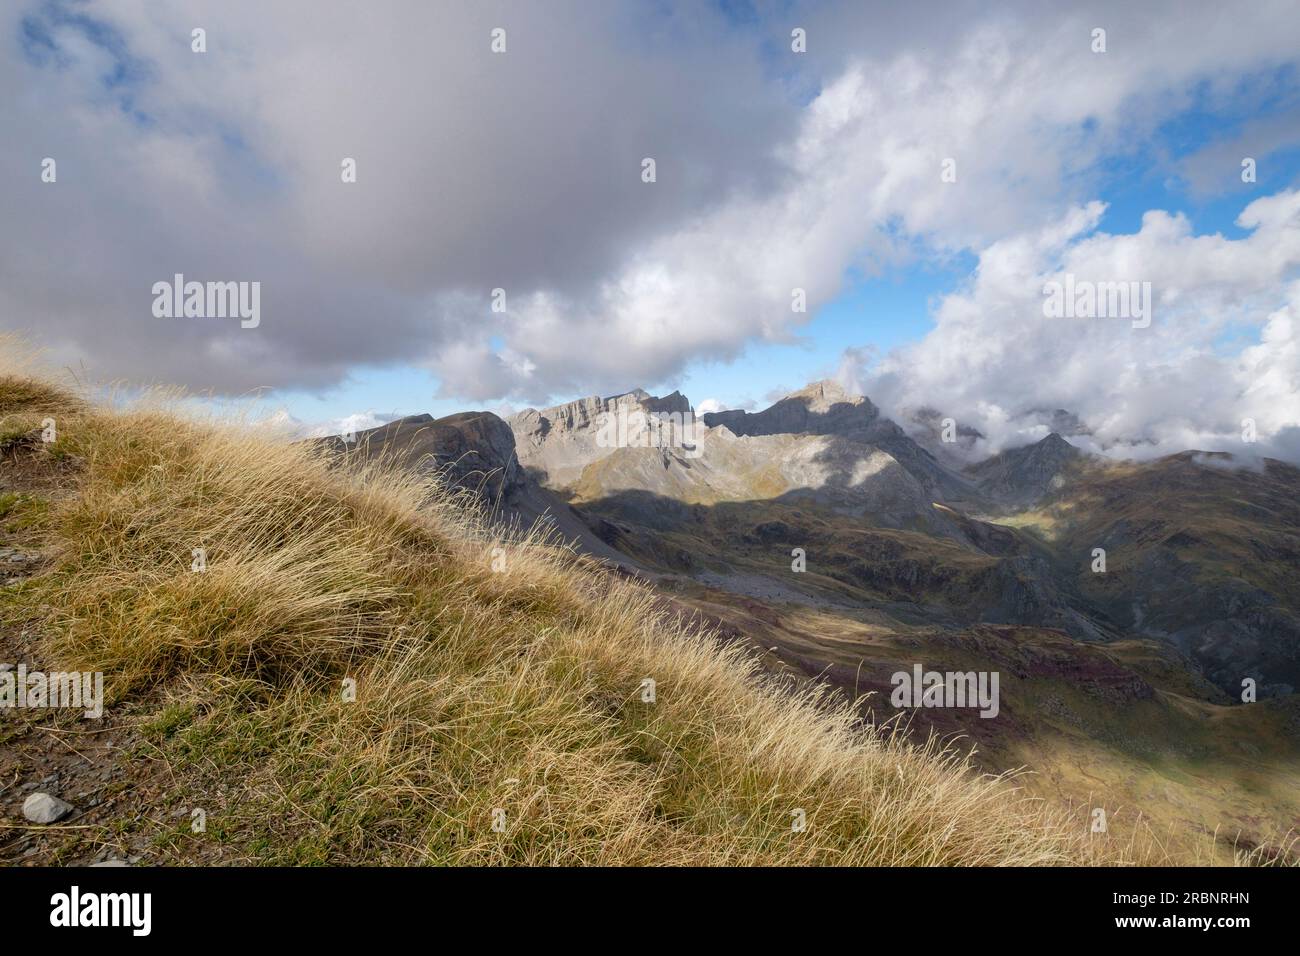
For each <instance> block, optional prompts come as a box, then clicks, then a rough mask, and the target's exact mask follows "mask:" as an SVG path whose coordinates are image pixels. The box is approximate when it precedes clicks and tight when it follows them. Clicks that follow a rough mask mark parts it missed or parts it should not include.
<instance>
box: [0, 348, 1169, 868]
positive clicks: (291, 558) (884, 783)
mask: <svg viewBox="0 0 1300 956" xmlns="http://www.w3.org/2000/svg"><path fill="white" fill-rule="evenodd" d="M46 418H53V419H54V420H55V422H56V426H57V438H56V440H54V441H52V442H45V441H42V440H41V434H40V433H41V422H42V420H44V419H46ZM0 420H2V422H3V424H2V426H0V469H3V470H2V471H0V516H2V517H0V528H2V534H3V539H2V540H0V545H4V546H7V547H22V548H24V549H26V550H28V551H30V552H31V553H32V554H34V555H37V556H38V560H37V561H36V566H35V573H32V574H30V575H27V576H25V577H23V578H22V579H21V580H18V581H17V583H16V584H11V585H10V586H8V587H5V588H3V589H0V593H2V594H3V597H0V602H2V603H0V612H2V613H3V620H4V621H5V624H4V625H3V627H2V628H0V629H2V630H3V631H4V634H3V640H4V641H5V642H6V643H5V648H6V651H7V652H9V651H10V650H12V652H13V653H15V654H21V655H22V657H21V659H22V660H25V661H26V662H27V663H28V665H29V666H30V667H34V666H44V667H47V668H50V669H53V668H55V667H61V668H65V669H81V670H102V671H103V672H104V673H105V677H106V681H107V683H108V686H109V706H108V716H107V717H106V722H107V723H108V726H109V727H110V728H111V732H112V736H113V737H114V739H115V740H118V741H125V742H127V743H126V745H121V746H118V747H117V748H116V749H113V750H112V751H111V753H112V756H111V759H112V760H113V761H114V767H113V768H110V772H106V774H105V777H106V778H109V779H114V780H120V781H121V785H120V786H117V787H116V788H115V789H113V790H112V792H111V793H110V794H108V796H106V797H104V798H103V799H102V801H100V802H99V803H98V805H97V806H96V808H95V809H93V810H92V809H90V808H88V807H82V808H81V811H82V812H81V814H80V815H79V816H78V817H74V818H72V819H71V820H70V821H69V822H70V823H71V824H73V825H74V826H72V827H70V828H68V829H63V830H55V829H51V830H48V831H46V832H43V833H42V834H40V835H39V838H38V842H37V843H36V844H34V845H35V846H36V847H37V848H38V850H39V852H38V853H36V854H34V855H33V856H32V857H24V859H26V860H28V861H30V862H52V861H67V862H71V861H76V860H77V859H79V858H82V857H85V856H87V855H88V854H89V853H90V851H91V850H93V849H95V848H97V847H100V846H103V845H106V844H111V843H113V841H118V842H125V841H131V845H132V846H136V847H139V846H140V840H141V839H144V838H147V841H148V849H147V850H146V851H143V852H142V854H141V855H142V856H144V858H145V861H146V862H149V861H158V862H182V861H192V860H212V859H220V860H222V861H227V862H237V861H253V862H275V863H340V864H341V863H349V862H370V863H439V864H448V863H451V864H493V863H530V864H581V863H590V864H706V865H707V864H809V863H811V864H838V865H891V864H954V865H1001V864H1063V863H1105V864H1115V863H1125V862H1131V861H1134V860H1138V861H1142V860H1149V859H1151V856H1150V854H1151V852H1152V851H1150V850H1147V849H1142V848H1139V847H1137V845H1136V844H1134V843H1128V844H1125V845H1120V844H1118V843H1117V842H1116V841H1099V840H1095V839H1089V837H1088V836H1087V835H1086V833H1085V832H1084V828H1083V827H1081V826H1079V825H1078V823H1077V821H1072V822H1068V823H1067V822H1065V821H1064V819H1063V818H1061V817H1058V816H1057V815H1056V814H1055V813H1054V812H1053V811H1051V810H1050V809H1048V808H1047V807H1046V806H1045V805H1044V804H1043V803H1041V802H1038V801H1035V800H1032V799H1030V798H1028V797H1027V796H1025V795H1024V793H1023V792H1021V791H1019V790H1017V789H1016V788H1015V787H1014V786H1013V785H1012V784H1011V783H1009V782H1007V781H1006V780H996V779H992V778H988V777H981V776H978V775H976V774H974V773H972V772H970V771H969V769H968V768H967V767H966V766H964V764H963V761H962V760H960V759H958V758H956V757H954V756H952V755H947V756H944V755H941V754H938V753H936V752H935V750H934V748H933V747H931V748H928V749H918V748H914V747H912V746H910V745H908V744H907V743H906V742H905V741H904V740H903V739H901V738H900V737H897V736H891V735H888V734H884V733H881V732H878V731H876V730H873V729H872V728H870V727H868V726H864V725H862V724H861V723H859V722H858V720H857V719H856V716H855V710H854V708H853V707H852V706H851V702H848V701H842V700H841V701H837V700H833V699H827V698H826V697H824V696H821V695H819V694H818V693H817V692H816V691H810V690H807V689H803V690H799V689H798V688H800V687H804V686H805V685H803V684H802V683H794V682H792V683H790V684H783V683H780V682H777V681H775V680H774V679H773V678H771V677H761V676H760V670H759V668H758V666H757V664H756V662H755V661H753V660H751V659H749V658H748V657H746V652H745V651H743V650H741V649H740V647H739V646H738V645H726V644H724V643H723V642H722V641H720V640H719V639H718V637H717V636H716V635H713V634H710V633H708V632H705V631H700V630H697V629H692V628H691V627H688V626H684V625H683V624H681V623H679V622H678V621H677V620H676V619H674V618H673V617H671V616H670V615H669V613H668V611H667V610H665V605H664V604H663V603H662V601H661V600H660V599H659V598H657V597H655V595H654V594H653V593H651V592H650V591H648V590H646V589H644V588H642V587H640V586H638V585H635V584H633V583H629V582H627V581H625V580H622V579H620V578H618V577H616V576H614V575H611V574H608V573H604V572H601V571H598V570H596V569H594V568H593V567H591V566H588V565H586V564H584V562H583V561H582V560H580V559H578V558H575V557H574V556H572V555H570V554H567V553H565V552H563V551H559V550H556V549H552V548H549V547H546V546H545V545H544V544H543V543H541V542H539V541H537V540H535V539H519V540H502V539H498V538H494V537H493V535H492V533H491V532H490V531H489V530H487V529H486V528H485V527H484V526H483V525H481V524H480V523H479V522H478V519H477V518H476V517H475V516H474V514H473V512H472V510H470V509H467V508H466V507H465V506H464V504H465V503H464V502H457V501H455V500H452V499H451V498H449V497H448V496H447V495H445V494H443V493H442V492H440V490H439V489H438V488H437V487H436V486H434V485H433V484H431V483H429V482H427V481H424V480H420V479H417V478H414V477H412V476H411V475H409V474H405V473H402V472H400V471H398V470H396V469H389V468H385V467H383V466H382V465H379V466H376V465H369V466H366V467H364V468H361V467H356V468H353V467H347V466H344V467H338V466H336V465H332V464H331V462H330V461H329V460H327V459H326V458H324V457H322V455H321V453H320V452H319V451H315V450H313V449H312V448H310V447H307V446H302V445H292V444H290V443H288V442H286V441H284V440H282V439H281V438H277V437H276V436H274V435H271V434H268V433H264V432H262V431H260V430H259V429H257V428H253V427H248V426H243V425H240V424H239V423H215V422H199V421H194V420H192V419H187V418H182V417H180V416H178V415H177V414H176V413H174V412H173V411H171V410H169V408H168V407H167V404H166V402H165V401H162V400H158V401H153V402H147V403H145V404H143V405H138V406H134V407H131V408H129V409H120V408H118V409H113V408H108V407H103V406H100V407H96V406H93V405H90V404H84V403H82V402H80V401H78V400H77V399H75V398H74V397H73V396H72V394H71V393H69V392H68V391H65V390H64V389H62V388H58V387H54V386H51V385H49V384H47V383H46V382H45V381H43V380H41V379H38V378H33V377H32V374H31V373H30V372H29V371H26V370H22V369H17V368H16V367H15V366H13V365H11V366H10V367H8V368H7V369H5V368H3V367H0ZM195 548H204V549H206V570H204V571H197V572H196V571H192V570H191V562H192V549H195ZM647 678H650V679H653V680H654V681H655V695H654V701H653V702H647V701H645V700H643V696H644V694H643V687H644V681H645V679H647ZM352 681H355V687H356V693H355V700H350V699H349V695H348V694H347V693H345V688H346V687H349V686H351V683H350V682H352ZM26 719H27V723H25V724H19V725H7V732H6V735H4V736H3V737H0V752H3V751H6V750H7V751H9V752H10V755H11V757H10V759H11V763H12V764H13V766H15V767H17V770H18V772H19V773H20V774H23V775H28V776H37V775H39V774H40V772H41V770H42V768H41V767H40V766H39V765H38V758H37V757H36V756H33V755H34V754H39V753H41V752H42V751H39V750H37V749H35V748H34V745H33V744H32V742H31V740H30V739H29V737H31V735H35V737H36V738H40V739H44V737H42V736H41V731H49V733H50V734H53V735H55V736H58V735H60V734H73V733H87V730H86V722H84V721H77V720H75V719H73V718H72V717H70V716H69V715H67V714H56V715H52V716H49V717H45V716H39V717H30V716H29V717H27V718H26ZM6 720H8V718H7V717H6ZM14 727H16V728H17V729H13V728H14ZM94 732H95V731H94V730H93V728H92V729H91V731H89V733H94ZM60 739H64V740H72V741H74V742H75V744H76V746H79V747H81V748H83V749H85V750H87V752H89V748H90V747H91V745H92V742H93V741H94V740H95V739H97V738H92V737H90V736H87V737H84V738H81V737H71V736H65V737H61V738H60ZM23 748H27V749H25V750H24V749H23ZM74 749H75V747H74ZM13 754H19V756H18V757H13V756H12V755H13ZM71 796H72V797H73V800H72V802H74V804H75V803H78V802H79V801H78V800H77V799H76V794H71ZM96 800H100V798H99V797H97V798H96ZM20 802H21V801H20V800H18V801H15V798H14V795H13V793H12V792H10V793H5V794H4V802H3V805H2V806H0V813H3V819H0V852H3V854H4V855H5V857H6V858H8V857H9V856H10V855H12V852H13V851H12V849H11V848H12V847H13V846H14V845H15V841H16V840H18V839H19V836H20V835H22V834H26V829H25V828H24V829H21V830H20V827H21V824H22V821H21V817H20V815H19V814H18V812H17V806H18V804H19V803H20ZM195 806H198V807H203V808H205V811H206V814H207V829H206V832H203V833H193V832H191V828H190V827H189V826H188V825H183V824H188V823H189V820H188V819H186V818H182V819H180V820H179V822H178V820H177V819H176V818H177V817H178V816H181V817H183V816H184V812H185V811H184V808H187V807H195ZM177 807H181V808H182V810H181V812H180V814H178V813H177V810H176V808H177ZM500 810H503V811H504V818H502V816H501V815H500V814H499V813H497V814H496V818H497V820H498V822H500V821H501V820H502V819H503V820H504V826H499V827H498V828H497V829H494V828H493V822H494V811H500ZM795 810H803V811H804V812H805V814H806V820H807V828H806V829H805V830H803V831H802V832H795V831H793V829H792V826H791V821H792V819H793V816H792V814H793V812H794V811H795ZM499 831H500V832H499ZM214 845H219V849H217V850H214V849H213V847H214Z"/></svg>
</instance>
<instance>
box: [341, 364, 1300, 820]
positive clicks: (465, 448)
mask: <svg viewBox="0 0 1300 956" xmlns="http://www.w3.org/2000/svg"><path fill="white" fill-rule="evenodd" d="M611 416H612V417H618V418H620V420H621V421H622V422H623V423H624V431H623V432H621V433H619V432H616V431H610V430H609V429H606V430H605V431H604V432H602V427H603V426H605V425H606V424H607V423H608V422H609V421H610V420H611ZM1047 417H1049V418H1050V420H1051V422H1052V423H1053V424H1059V426H1060V427H1061V428H1062V429H1063V430H1064V431H1065V432H1067V433H1068V434H1069V435H1070V436H1074V435H1079V434H1085V433H1086V426H1084V425H1083V424H1082V423H1080V422H1079V421H1078V419H1076V418H1075V417H1074V416H1072V415H1071V414H1070V413H1069V412H1068V411H1065V410H1055V411H1053V412H1051V413H1050V414H1049V415H1048V416H1047ZM909 426H911V427H910V430H909V429H905V428H903V427H902V426H900V425H899V424H898V423H896V422H895V421H893V420H891V419H890V418H888V417H886V416H885V415H884V414H883V413H882V412H881V410H880V409H879V408H878V407H877V406H876V405H875V404H873V403H872V402H871V400H870V399H869V398H867V397H865V396H861V395H854V394H851V393H849V392H848V391H846V390H845V389H844V388H842V387H841V386H839V385H838V384H836V383H834V382H829V381H824V382H817V383H814V384H812V385H809V386H808V387H806V388H804V389H802V390H800V391H797V392H794V393H792V394H790V395H787V396H785V397H784V398H782V399H780V400H779V401H777V402H776V403H774V404H773V405H772V406H771V407H769V408H767V409H764V410H762V411H759V412H749V411H742V410H729V411H717V412H708V413H705V414H703V415H701V416H699V417H698V418H694V417H693V413H692V408H691V405H690V403H689V401H688V399H687V398H686V397H685V396H683V395H681V394H680V393H677V392H674V393H672V394H670V395H667V396H663V397H656V396H653V395H650V394H648V393H647V392H645V391H642V390H639V389H638V390H634V391H631V392H627V393H624V394H620V395H616V396H612V397H609V398H600V397H590V398H585V399H582V400H579V401H575V402H570V403H567V404H564V405H558V406H554V407H551V408H544V409H532V408H530V409H526V410H524V411H522V412H520V413H518V414H516V415H514V416H512V417H510V418H509V419H504V420H503V419H501V418H499V417H498V416H496V415H493V414H491V413H489V412H470V413H463V414H460V415H453V416H449V417H447V418H441V419H436V420H435V419H432V418H430V417H429V416H415V417H411V418H406V419H402V420H400V421H397V422H393V423H390V424H388V425H385V426H383V427H381V428H378V429H373V430H371V431H369V432H363V433H361V434H359V435H358V436H357V446H356V448H355V449H351V452H352V453H356V454H362V455H367V456H374V455H384V456H397V457H398V459H399V460H400V461H402V462H403V463H404V464H406V465H408V466H409V467H412V468H416V469H419V470H425V471H430V470H432V471H438V472H440V473H442V474H443V475H444V476H445V477H446V478H447V479H448V481H449V482H451V483H452V484H454V485H455V486H457V487H459V488H461V489H463V490H464V491H465V492H466V494H469V495H473V496H475V497H477V498H478V499H479V500H480V501H481V502H482V503H483V505H484V506H485V507H487V508H488V509H489V510H490V511H491V512H492V513H493V514H495V515H496V516H497V517H498V518H499V519H500V520H502V521H507V522H511V523H515V524H520V525H525V526H528V525H532V524H535V523H537V522H542V523H544V524H546V525H549V527H550V528H551V529H552V530H553V533H554V534H555V535H557V537H558V538H559V539H560V540H562V541H563V542H564V543H565V544H566V545H568V546H570V547H572V548H575V549H576V550H579V551H581V552H583V553H585V554H588V555H590V556H591V557H592V558H593V559H594V560H597V561H598V562H601V563H603V564H605V565H607V566H610V567H612V568H616V569H617V570H618V572H619V573H624V574H633V575H636V576H638V577H642V578H644V579H646V580H648V581H651V582H653V583H654V585H655V586H656V587H657V588H658V589H659V591H660V592H661V593H662V595H663V597H664V600H665V601H670V602H673V603H674V604H675V605H677V606H680V607H681V608H682V609H683V611H684V612H687V613H690V614H692V615H696V616H699V617H700V618H702V619H703V620H705V621H706V622H708V623H710V624H712V625H713V626H715V627H716V628H717V630H718V632H719V633H720V634H722V635H724V636H725V637H726V638H728V639H734V640H739V641H742V642H746V643H748V644H749V645H750V646H752V648H753V649H754V652H755V653H756V654H759V655H761V656H762V659H763V661H764V664H765V666H766V667H767V668H768V669H769V670H771V671H772V672H773V673H781V674H786V675H790V676H793V677H795V678H796V679H798V680H807V681H820V682H825V683H828V684H830V685H832V686H833V687H835V688H837V689H839V690H841V691H842V692H843V693H845V694H847V695H849V696H850V697H852V698H853V699H856V700H858V705H859V706H860V707H861V709H862V712H863V714H864V716H868V717H870V718H872V719H874V720H877V721H880V720H889V719H894V718H898V719H900V720H901V721H902V722H903V723H904V724H905V725H906V726H907V728H908V730H909V732H910V733H912V734H914V735H920V736H926V735H929V734H931V733H938V734H940V735H943V736H945V737H951V736H952V735H962V736H963V737H964V738H968V739H969V742H970V743H972V744H973V745H974V746H975V747H976V748H977V751H976V752H977V758H976V759H977V762H978V763H979V764H980V766H981V767H982V768H984V769H986V770H989V771H991V772H1005V771H1009V770H1014V769H1016V768H1019V767H1022V766H1026V765H1027V766H1030V767H1032V768H1033V770H1034V771H1035V772H1034V774H1033V775H1032V776H1030V777H1028V778H1026V783H1025V786H1026V787H1027V789H1029V790H1030V791H1031V792H1035V793H1037V794H1040V795H1043V796H1045V797H1048V798H1050V799H1053V800H1056V801H1058V802H1064V803H1066V804H1068V805H1075V804H1078V805H1080V806H1083V807H1086V805H1087V803H1088V801H1089V799H1090V797H1091V796H1092V795H1094V794H1097V793H1101V792H1105V793H1108V794H1110V795H1111V797H1112V798H1114V797H1116V796H1118V797H1120V798H1122V799H1124V800H1125V802H1126V804H1127V805H1128V806H1129V807H1130V808H1131V809H1130V811H1129V812H1130V813H1131V814H1134V815H1136V814H1137V813H1138V812H1140V813H1141V814H1142V815H1144V816H1145V817H1147V818H1148V819H1154V820H1157V821H1160V822H1166V823H1168V824H1169V825H1170V826H1171V827H1186V826H1192V827H1194V828H1203V829H1206V830H1213V829H1214V828H1216V827H1222V828H1224V832H1232V833H1235V834H1236V835H1237V836H1236V837H1235V838H1241V839H1245V840H1247V841H1249V840H1252V839H1254V840H1258V841H1265V840H1270V839H1276V838H1277V836H1278V835H1279V834H1283V833H1285V832H1287V831H1288V830H1290V829H1291V828H1292V827H1293V826H1295V824H1296V823H1297V821H1300V796H1298V795H1300V787H1297V786H1295V784H1296V783H1297V782H1300V747H1297V743H1296V738H1297V733H1298V732H1300V706H1298V705H1297V703H1296V701H1297V698H1296V696H1295V690H1296V688H1297V687H1298V686H1300V586H1297V582H1296V574H1295V571H1296V568H1297V567H1300V505H1297V503H1296V502H1297V491H1300V470H1297V469H1296V468H1295V467H1293V466H1291V465H1289V464H1285V463H1283V462H1280V461H1274V460H1269V459H1264V460H1261V461H1246V460H1239V459H1235V458H1233V456H1231V455H1227V454H1224V453H1207V452H1201V451H1196V450H1188V451H1186V452H1184V453H1181V454H1176V455H1171V456H1166V457H1163V458H1158V459H1156V460H1153V461H1146V462H1136V461H1122V460H1112V459H1107V458H1102V457H1098V456H1095V455H1091V454H1088V453H1085V452H1084V451H1082V450H1081V449H1079V448H1077V447H1075V446H1074V445H1073V444H1071V442H1070V441H1069V439H1068V437H1067V436H1066V435H1064V434H1061V433H1059V432H1057V431H1053V432H1051V433H1050V434H1047V435H1046V436H1045V437H1043V438H1042V439H1041V440H1039V441H1037V442H1035V443H1032V444H1029V445H1026V446H1023V447H1019V448H1013V449H1010V450H1006V451H1003V452H1001V453H999V454H996V455H994V456H992V457H989V458H986V459H984V460H981V461H977V462H975V463H973V464H967V463H965V460H964V456H963V455H962V454H959V453H957V450H955V449H954V450H952V451H949V450H948V449H945V448H944V447H943V446H942V444H939V443H938V442H936V440H935V430H934V428H933V421H929V422H927V420H926V416H924V415H921V416H917V418H916V419H914V420H913V421H910V422H909ZM611 434H618V435H619V436H620V437H619V440H618V441H611V440H610V435H611ZM955 438H956V442H955V443H960V442H963V441H964V442H966V443H967V445H969V438H970V435H969V434H963V432H962V431H961V430H960V429H958V430H957V434H956V436H955ZM333 441H335V442H336V445H337V447H339V448H340V449H345V448H347V446H346V445H344V444H343V443H342V442H341V440H339V439H335V440H333ZM915 664H921V665H923V666H925V667H926V668H934V669H937V670H945V669H953V668H959V669H972V668H973V669H976V670H996V671H998V672H999V673H1000V674H1001V677H1002V683H1001V687H1002V696H1003V702H1002V706H1001V709H1000V713H999V716H998V718H997V719H993V720H985V719H981V718H979V717H977V716H976V715H975V714H974V713H973V712H971V711H962V710H955V709H951V708H946V709H922V708H901V709H900V708H895V707H893V706H892V705H891V703H890V690H891V679H892V677H893V675H895V674H897V673H898V672H900V670H905V669H908V668H911V667H912V666H913V665H915ZM1081 812H1082V811H1081ZM1081 819H1082V818H1081Z"/></svg>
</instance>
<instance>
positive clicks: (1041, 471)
mask: <svg viewBox="0 0 1300 956" xmlns="http://www.w3.org/2000/svg"><path fill="white" fill-rule="evenodd" d="M1083 457H1084V455H1083V452H1081V451H1079V449H1077V448H1075V447H1074V446H1073V445H1071V444H1070V443H1069V442H1068V441H1066V440H1065V439H1064V438H1062V437H1061V436H1060V435H1058V434H1057V433H1056V432H1052V434H1050V435H1048V436H1047V437H1046V438H1044V439H1042V440H1041V441H1038V442H1035V443H1034V444H1032V445H1025V446H1024V447H1022V448H1013V449H1010V450H1009V451H1004V452H1001V453H999V454H996V455H994V456H993V457H992V458H987V459H985V460H984V461H981V462H979V463H978V464H974V465H971V466H969V467H968V468H967V469H966V474H968V475H969V476H970V477H972V478H973V479H974V480H975V483H976V484H977V485H978V486H979V488H980V490H981V491H983V492H984V493H985V494H986V495H988V496H989V497H991V498H993V499H994V500H995V501H997V502H998V503H999V504H1002V505H1020V506H1024V505H1029V504H1032V503H1033V502H1035V501H1038V500H1039V499H1041V498H1042V497H1043V496H1044V495H1046V494H1047V493H1048V492H1050V491H1053V490H1057V489H1059V488H1060V487H1061V486H1062V485H1063V484H1064V482H1065V479H1066V474H1067V473H1068V472H1069V470H1070V469H1071V468H1072V467H1073V466H1074V465H1075V464H1076V463H1077V462H1079V461H1080V459H1082V458H1083Z"/></svg>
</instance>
